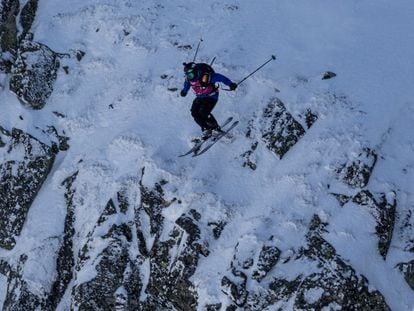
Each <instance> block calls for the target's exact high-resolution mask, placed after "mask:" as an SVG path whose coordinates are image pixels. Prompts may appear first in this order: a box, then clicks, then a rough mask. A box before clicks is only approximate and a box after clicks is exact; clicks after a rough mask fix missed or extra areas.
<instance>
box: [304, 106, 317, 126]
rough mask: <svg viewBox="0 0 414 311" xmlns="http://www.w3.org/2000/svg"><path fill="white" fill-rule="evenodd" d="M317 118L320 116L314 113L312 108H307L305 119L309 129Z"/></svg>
mask: <svg viewBox="0 0 414 311" xmlns="http://www.w3.org/2000/svg"><path fill="white" fill-rule="evenodd" d="M317 120H318V116H317V115H316V114H314V113H313V112H312V111H311V110H310V109H307V110H306V113H305V121H306V126H307V127H308V129H310V128H311V127H312V125H313V124H314V123H315V122H316V121H317Z"/></svg>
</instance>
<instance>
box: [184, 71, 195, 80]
mask: <svg viewBox="0 0 414 311" xmlns="http://www.w3.org/2000/svg"><path fill="white" fill-rule="evenodd" d="M185 76H186V77H187V79H188V80H193V79H194V78H195V72H194V70H189V71H186V72H185Z"/></svg>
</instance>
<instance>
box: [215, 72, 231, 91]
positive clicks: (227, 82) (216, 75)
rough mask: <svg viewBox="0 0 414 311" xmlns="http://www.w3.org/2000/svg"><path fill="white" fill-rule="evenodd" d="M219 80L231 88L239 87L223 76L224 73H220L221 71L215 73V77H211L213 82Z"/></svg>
mask: <svg viewBox="0 0 414 311" xmlns="http://www.w3.org/2000/svg"><path fill="white" fill-rule="evenodd" d="M217 82H221V83H224V84H225V85H227V86H229V87H230V89H231V90H235V89H236V88H237V84H236V83H234V82H233V81H231V80H230V79H229V78H227V77H226V76H223V75H222V74H219V73H214V75H213V77H212V78H211V83H217Z"/></svg>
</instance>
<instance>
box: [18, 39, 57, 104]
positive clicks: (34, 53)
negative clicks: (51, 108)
mask: <svg viewBox="0 0 414 311" xmlns="http://www.w3.org/2000/svg"><path fill="white" fill-rule="evenodd" d="M58 69H59V58H58V54H57V53H55V52H53V51H52V50H51V49H50V48H48V47H47V46H46V45H43V44H40V43H36V42H32V41H29V40H24V41H22V43H21V44H20V46H19V49H18V52H17V58H16V61H15V63H14V65H13V68H12V74H13V76H12V78H11V79H10V90H11V91H13V92H14V93H16V95H17V96H18V97H19V98H20V99H21V100H22V101H23V102H24V103H26V104H28V105H29V106H31V107H32V108H33V109H41V108H43V106H44V105H45V104H46V100H47V99H48V98H49V96H50V94H51V93H52V91H53V85H54V82H55V80H56V78H57V70H58Z"/></svg>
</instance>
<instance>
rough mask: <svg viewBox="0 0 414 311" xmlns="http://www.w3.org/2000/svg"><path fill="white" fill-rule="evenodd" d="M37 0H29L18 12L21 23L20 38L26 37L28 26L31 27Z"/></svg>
mask: <svg viewBox="0 0 414 311" xmlns="http://www.w3.org/2000/svg"><path fill="white" fill-rule="evenodd" d="M37 3H38V0H29V1H27V3H26V4H25V6H24V7H23V9H22V12H21V13H20V25H22V28H23V30H22V33H21V34H20V39H23V38H25V37H26V35H27V33H28V32H29V30H30V28H31V27H32V24H33V21H34V19H35V17H36V11H37Z"/></svg>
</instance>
